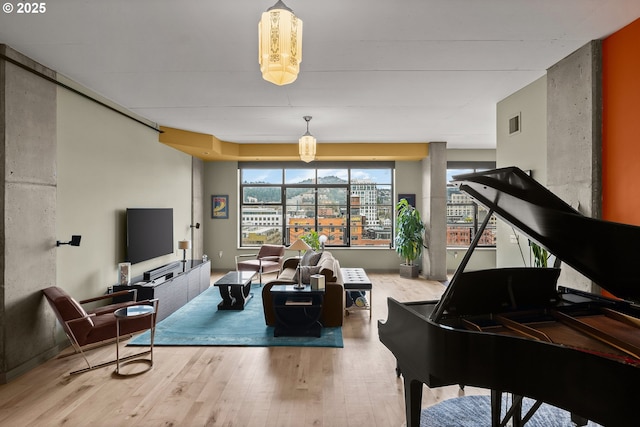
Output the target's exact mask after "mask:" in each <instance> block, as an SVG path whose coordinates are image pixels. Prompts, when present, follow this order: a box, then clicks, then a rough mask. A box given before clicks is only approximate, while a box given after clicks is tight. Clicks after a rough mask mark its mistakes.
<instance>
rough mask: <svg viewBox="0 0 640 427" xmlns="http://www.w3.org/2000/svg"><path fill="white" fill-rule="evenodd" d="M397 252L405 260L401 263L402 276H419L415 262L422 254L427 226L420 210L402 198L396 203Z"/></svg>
mask: <svg viewBox="0 0 640 427" xmlns="http://www.w3.org/2000/svg"><path fill="white" fill-rule="evenodd" d="M396 210H397V213H398V214H397V215H398V216H397V218H396V238H395V246H396V252H397V253H398V255H400V258H402V259H403V260H404V261H405V262H404V263H403V264H400V276H402V277H418V270H419V266H418V265H417V264H414V263H413V262H414V261H415V260H416V259H417V258H418V257H420V255H422V248H424V247H425V246H424V231H425V226H424V223H423V222H422V219H421V218H420V212H418V210H417V209H416V208H414V207H413V206H411V205H410V204H409V202H407V200H406V199H400V201H399V202H398V203H397V204H396Z"/></svg>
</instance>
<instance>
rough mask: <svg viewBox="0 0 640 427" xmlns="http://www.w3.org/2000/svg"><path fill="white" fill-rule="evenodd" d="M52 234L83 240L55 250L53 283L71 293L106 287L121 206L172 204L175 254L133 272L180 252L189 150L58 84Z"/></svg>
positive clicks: (115, 256) (117, 246) (111, 277)
mask: <svg viewBox="0 0 640 427" xmlns="http://www.w3.org/2000/svg"><path fill="white" fill-rule="evenodd" d="M57 96H58V98H57V99H58V105H57V113H58V118H57V140H58V146H57V162H58V165H57V166H58V167H57V169H58V188H57V222H56V227H57V235H58V239H59V240H61V241H68V240H69V239H70V238H71V235H72V234H80V235H82V241H81V246H80V247H78V248H76V247H71V246H61V247H59V248H58V249H57V280H56V281H57V283H58V285H59V286H61V287H64V288H65V289H66V290H67V291H68V292H70V293H71V294H72V295H74V296H75V297H77V298H83V297H86V296H94V295H96V293H102V292H104V291H106V289H107V287H108V286H111V285H113V284H115V283H116V281H117V266H118V263H119V262H123V261H124V260H125V242H126V240H125V236H126V235H125V215H124V212H125V209H126V208H128V207H162V208H164V207H168V208H173V216H174V217H173V221H174V230H173V232H174V240H175V241H176V243H175V244H174V245H175V247H176V249H175V251H174V254H172V255H167V256H163V257H160V258H156V259H153V260H150V261H146V262H143V263H139V264H135V265H133V267H132V273H133V275H139V274H142V272H143V271H145V270H148V269H151V268H155V267H158V266H160V265H163V264H166V263H169V262H172V261H177V260H178V259H181V258H182V253H181V252H180V253H178V250H177V241H178V240H182V239H185V238H188V236H189V225H190V223H191V157H190V156H188V155H186V154H184V153H181V152H179V151H177V150H174V149H172V148H169V147H167V146H166V145H163V144H161V143H159V142H158V133H157V132H156V131H154V130H153V129H150V128H147V127H145V126H143V125H141V124H139V123H136V122H134V121H132V120H130V119H128V118H126V117H124V116H122V115H120V114H117V113H115V112H113V111H110V110H108V109H107V108H105V107H103V106H100V105H98V104H96V103H94V102H92V101H89V100H87V99H85V98H82V97H80V96H78V95H76V94H73V93H72V92H70V91H68V90H66V89H62V88H59V89H58V95H57Z"/></svg>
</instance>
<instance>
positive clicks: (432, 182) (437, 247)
mask: <svg viewBox="0 0 640 427" xmlns="http://www.w3.org/2000/svg"><path fill="white" fill-rule="evenodd" d="M422 171H423V173H422V197H421V202H422V219H423V221H424V222H425V224H426V227H427V230H426V233H425V243H426V246H427V249H426V250H425V254H424V255H423V256H422V271H423V274H424V276H425V277H426V278H427V279H431V280H441V281H444V280H447V143H446V142H432V143H430V144H429V157H427V158H425V159H423V160H422Z"/></svg>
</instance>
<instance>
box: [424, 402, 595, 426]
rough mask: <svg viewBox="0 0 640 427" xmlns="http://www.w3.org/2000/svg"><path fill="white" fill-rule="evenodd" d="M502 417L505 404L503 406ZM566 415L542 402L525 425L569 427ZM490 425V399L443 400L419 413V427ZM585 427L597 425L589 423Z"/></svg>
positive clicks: (528, 404) (568, 418)
mask: <svg viewBox="0 0 640 427" xmlns="http://www.w3.org/2000/svg"><path fill="white" fill-rule="evenodd" d="M533 403H534V401H533V400H532V399H527V398H525V399H524V401H523V404H522V406H523V408H524V410H523V414H526V412H527V410H528V409H529V408H530V407H531V405H533ZM502 411H503V416H504V412H505V403H503V405H502ZM573 425H574V424H573V423H572V422H571V414H569V412H567V411H565V410H562V409H558V408H556V407H555V406H551V405H547V404H546V403H543V404H542V406H540V408H538V410H537V411H536V412H535V414H534V415H533V416H532V417H531V419H530V420H529V421H528V422H527V424H526V426H527V427H570V426H573ZM489 426H491V398H490V397H489V396H463V397H456V398H453V399H448V400H445V401H444V402H440V403H438V404H436V405H433V406H430V407H428V408H426V409H423V410H422V413H421V414H420V427H489ZM587 426H588V427H596V426H598V424H595V423H593V422H591V421H590V422H589V423H588V424H587Z"/></svg>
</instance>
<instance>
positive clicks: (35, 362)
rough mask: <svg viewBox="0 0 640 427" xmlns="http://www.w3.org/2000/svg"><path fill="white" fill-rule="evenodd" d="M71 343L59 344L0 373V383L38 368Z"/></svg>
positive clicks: (5, 382)
mask: <svg viewBox="0 0 640 427" xmlns="http://www.w3.org/2000/svg"><path fill="white" fill-rule="evenodd" d="M69 346H70V344H69V343H68V342H67V343H61V344H58V345H57V346H55V347H53V348H50V349H49V350H47V351H45V352H44V353H41V354H39V355H37V356H36V357H33V358H31V359H29V360H27V361H26V362H24V363H22V364H20V365H19V366H17V367H15V368H13V369H10V370H8V371H7V372H1V373H0V384H7V383H8V382H10V381H13V380H14V379H16V378H18V377H19V376H21V375H23V374H26V373H27V372H29V371H31V370H32V369H34V368H37V367H38V366H40V365H42V364H43V363H45V362H47V361H49V360H51V359H53V358H54V357H56V356H57V355H58V354H60V352H62V350H64V349H66V348H67V347H69Z"/></svg>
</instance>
